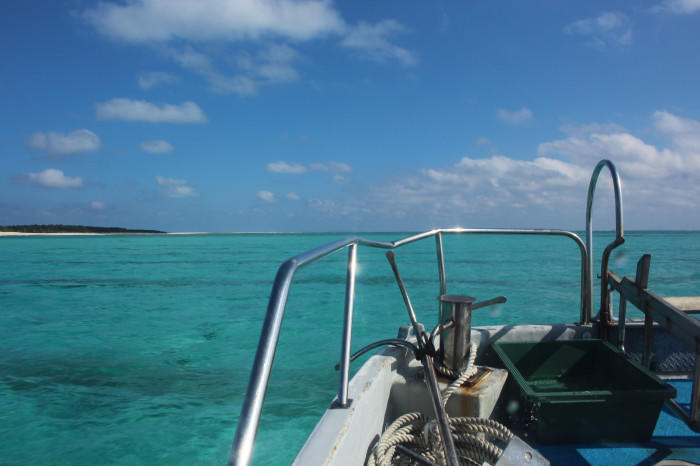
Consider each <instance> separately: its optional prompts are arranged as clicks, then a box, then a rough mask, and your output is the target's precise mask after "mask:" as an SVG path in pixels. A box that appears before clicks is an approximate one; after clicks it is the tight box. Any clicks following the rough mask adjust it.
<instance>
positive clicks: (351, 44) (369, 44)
mask: <svg viewBox="0 0 700 466" xmlns="http://www.w3.org/2000/svg"><path fill="white" fill-rule="evenodd" d="M402 32H406V28H405V27H404V26H402V25H401V24H400V23H398V22H397V21H395V20H393V19H387V20H384V21H380V22H378V23H377V24H368V23H366V22H364V21H362V22H360V23H359V24H358V25H357V26H354V27H351V28H349V29H348V30H347V33H346V35H345V37H344V38H343V40H342V42H341V45H342V46H343V47H347V48H349V49H352V50H355V51H356V52H358V53H360V54H361V55H362V56H365V57H367V58H369V59H371V60H374V61H376V62H379V63H384V62H387V61H392V60H393V61H397V62H399V63H401V64H402V65H406V66H411V65H415V64H417V63H418V58H417V57H416V56H415V55H414V54H413V53H411V52H410V51H408V50H406V49H404V48H402V47H399V46H398V45H394V44H392V43H391V42H390V41H389V37H391V36H394V35H396V34H399V33H402Z"/></svg>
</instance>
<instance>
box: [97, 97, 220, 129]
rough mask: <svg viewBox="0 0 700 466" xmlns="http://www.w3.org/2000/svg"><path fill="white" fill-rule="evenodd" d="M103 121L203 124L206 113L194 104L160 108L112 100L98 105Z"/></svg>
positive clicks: (142, 101) (139, 102)
mask: <svg viewBox="0 0 700 466" xmlns="http://www.w3.org/2000/svg"><path fill="white" fill-rule="evenodd" d="M96 109H97V117H98V118H99V119H101V120H125V121H145V122H149V123H202V122H205V121H206V120H207V118H206V116H205V115H204V112H203V111H202V109H201V108H199V106H198V105H197V104H196V103H194V102H183V103H182V104H180V105H172V104H165V105H163V106H160V107H159V106H158V105H155V104H152V103H150V102H146V101H144V100H131V99H120V98H117V99H112V100H110V101H108V102H102V103H98V104H96Z"/></svg>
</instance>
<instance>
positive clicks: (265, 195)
mask: <svg viewBox="0 0 700 466" xmlns="http://www.w3.org/2000/svg"><path fill="white" fill-rule="evenodd" d="M256 195H257V196H258V198H259V199H262V200H263V201H265V202H275V200H276V199H277V198H276V197H275V194H274V193H272V192H270V191H265V190H260V191H258V192H257V194H256Z"/></svg>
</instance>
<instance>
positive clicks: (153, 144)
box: [140, 140, 175, 154]
mask: <svg viewBox="0 0 700 466" xmlns="http://www.w3.org/2000/svg"><path fill="white" fill-rule="evenodd" d="M140 145H141V149H143V150H145V151H146V152H150V153H151V154H165V153H167V152H172V151H173V150H175V148H174V147H173V146H172V144H170V143H169V142H168V141H162V140H154V141H143V142H142V143H141V144H140Z"/></svg>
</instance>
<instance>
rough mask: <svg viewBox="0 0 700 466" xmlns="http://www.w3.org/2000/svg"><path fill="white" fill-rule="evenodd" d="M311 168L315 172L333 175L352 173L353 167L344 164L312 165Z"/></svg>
mask: <svg viewBox="0 0 700 466" xmlns="http://www.w3.org/2000/svg"><path fill="white" fill-rule="evenodd" d="M309 168H311V169H312V170H315V171H321V172H331V173H351V172H352V167H351V166H350V165H348V164H347V163H343V162H328V163H310V164H309Z"/></svg>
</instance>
